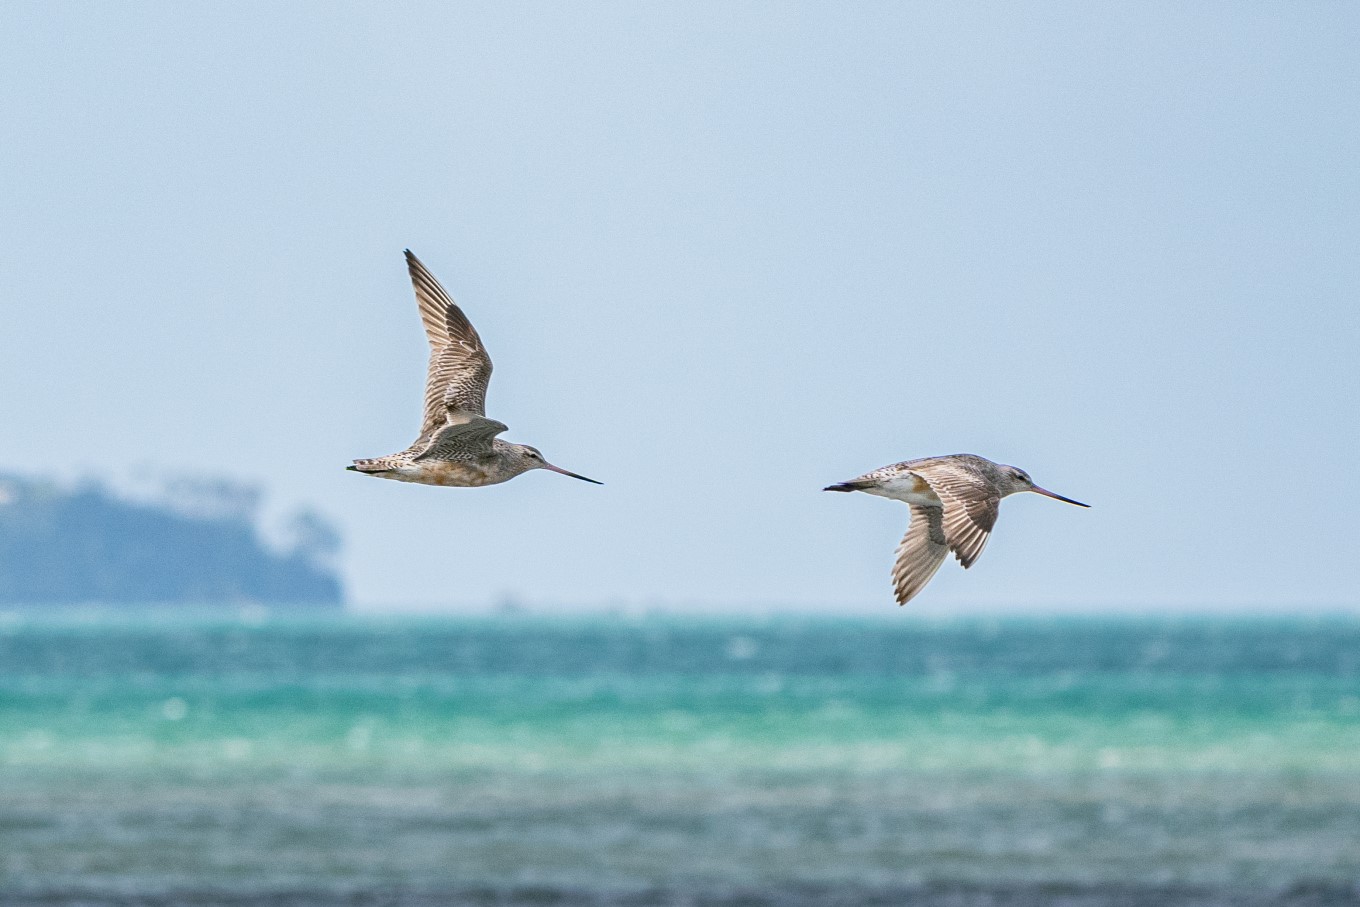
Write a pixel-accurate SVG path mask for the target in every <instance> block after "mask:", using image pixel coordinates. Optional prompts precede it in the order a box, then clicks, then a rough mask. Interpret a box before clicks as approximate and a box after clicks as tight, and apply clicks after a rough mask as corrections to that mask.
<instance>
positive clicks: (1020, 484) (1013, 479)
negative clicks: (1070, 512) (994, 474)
mask: <svg viewBox="0 0 1360 907" xmlns="http://www.w3.org/2000/svg"><path fill="white" fill-rule="evenodd" d="M1001 481H1002V483H1003V485H1008V486H1009V487H1008V488H1007V489H1006V490H1005V491H1004V492H1002V495H1003V497H1004V496H1005V495H1008V494H1015V493H1016V492H1019V491H1032V492H1034V493H1035V494H1041V495H1043V496H1045V497H1049V498H1053V499H1055V500H1058V501H1062V502H1064V503H1066V504H1075V505H1077V506H1078V507H1090V506H1091V505H1090V504H1083V503H1082V502H1081V501H1074V500H1072V499H1071V498H1065V497H1063V496H1062V495H1060V494H1054V493H1053V492H1051V491H1049V490H1048V489H1047V488H1040V487H1039V486H1038V485H1035V484H1034V480H1033V479H1031V478H1030V477H1029V473H1027V472H1025V471H1024V470H1023V469H1021V468H1020V467H1018V466H1003V467H1001Z"/></svg>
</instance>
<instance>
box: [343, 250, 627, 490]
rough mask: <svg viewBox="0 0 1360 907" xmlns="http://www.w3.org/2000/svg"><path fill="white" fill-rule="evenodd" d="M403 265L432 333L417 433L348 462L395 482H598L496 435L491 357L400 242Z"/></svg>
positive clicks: (463, 484)
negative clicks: (546, 473) (553, 477)
mask: <svg viewBox="0 0 1360 907" xmlns="http://www.w3.org/2000/svg"><path fill="white" fill-rule="evenodd" d="M406 267H407V269H408V270H409V271H410V272H411V284H412V286H414V287H415V291H416V302H417V303H418V304H419V306H420V319H421V321H423V322H424V323H425V334H426V336H427V337H428V338H429V340H430V368H429V373H428V375H427V377H426V379H425V416H424V419H423V421H422V422H421V424H420V437H418V438H416V440H415V443H413V444H412V445H411V446H410V447H408V448H406V449H405V450H403V451H401V452H400V453H394V454H389V455H387V456H385V457H374V458H372V459H368V460H355V461H354V465H353V466H347V467H346V469H351V470H354V471H355V472H361V473H363V474H364V475H369V476H376V477H378V478H380V479H393V480H395V481H398V482H418V483H420V484H422V485H452V486H458V487H475V486H480V485H495V484H497V483H499V482H507V481H509V480H510V479H513V478H514V477H515V476H517V475H519V474H520V473H524V472H528V471H529V470H531V469H547V470H551V471H552V472H558V473H561V474H562V475H564V476H571V477H572V478H573V479H580V480H582V481H583V482H594V483H595V484H596V485H599V484H601V483H599V482H596V481H595V480H594V479H587V478H586V477H585V476H578V475H577V474H576V473H574V472H567V471H566V470H565V469H562V468H560V467H557V466H554V465H552V464H551V463H549V462H548V461H547V460H545V459H543V454H541V453H539V452H538V450H537V449H536V448H533V447H530V446H528V445H527V444H512V443H511V442H509V441H503V440H501V439H500V438H498V437H496V436H497V435H499V434H500V433H501V432H503V431H505V429H506V426H505V423H503V422H497V421H496V420H495V419H488V418H487V417H486V388H487V384H488V383H489V382H490V381H491V357H490V356H488V355H487V353H486V348H485V347H484V346H482V338H480V337H478V336H477V331H476V330H475V329H473V327H472V323H471V322H469V321H468V319H467V316H466V315H464V314H463V310H462V309H460V308H458V306H457V304H455V303H454V301H453V298H452V297H451V296H449V294H448V292H447V291H446V290H445V289H444V288H443V287H442V286H440V284H439V281H437V280H435V279H434V275H432V274H431V273H430V272H429V271H428V270H426V268H425V265H423V264H421V262H420V259H418V258H416V257H415V255H413V254H412V253H411V250H410V249H407V250H406Z"/></svg>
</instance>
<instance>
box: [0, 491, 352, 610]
mask: <svg viewBox="0 0 1360 907" xmlns="http://www.w3.org/2000/svg"><path fill="white" fill-rule="evenodd" d="M259 502H260V494H259V492H258V491H257V490H255V489H253V488H249V487H246V486H242V485H239V484H234V483H232V482H229V481H222V480H203V479H194V480H178V481H176V482H172V483H168V484H165V485H164V486H163V487H161V488H160V489H158V491H157V492H156V493H155V494H154V495H152V496H149V497H147V496H144V495H143V496H139V495H132V494H120V493H117V492H115V491H113V490H111V489H110V488H108V487H107V486H105V485H103V484H99V483H93V482H87V483H84V484H81V485H79V486H77V487H73V488H62V487H59V486H57V485H53V484H49V483H45V482H39V481H34V480H31V479H26V478H22V477H16V476H0V605H14V606H58V605H95V606H119V607H123V606H145V605H153V606H164V605H174V606H179V605H203V606H221V605H232V606H235V605H265V606H269V607H302V608H309V609H316V608H339V607H340V606H341V605H342V603H343V600H344V590H343V586H342V584H341V581H340V578H339V576H338V575H337V572H336V569H335V566H334V563H333V562H334V558H335V556H336V554H337V553H338V551H339V548H340V536H339V533H338V532H337V531H336V530H335V528H334V527H333V526H332V525H331V524H330V523H328V522H327V521H326V520H325V519H324V518H322V517H320V516H318V515H316V514H314V513H310V512H303V513H299V514H297V515H295V516H294V517H293V519H292V520H291V522H289V523H288V525H287V526H286V527H285V529H284V530H283V532H282V533H281V536H282V538H280V539H279V540H277V541H271V540H270V539H267V538H266V535H265V533H264V532H263V531H262V529H261V525H260V520H259V518H258V515H259Z"/></svg>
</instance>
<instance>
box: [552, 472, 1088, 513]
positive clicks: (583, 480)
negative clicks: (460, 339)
mask: <svg viewBox="0 0 1360 907" xmlns="http://www.w3.org/2000/svg"><path fill="white" fill-rule="evenodd" d="M543 468H544V469H551V470H552V471H553V472H560V473H562V475H564V476H571V477H572V478H573V479H580V480H581V481H582V482H592V483H594V484H596V485H603V484H604V483H603V482H596V481H595V480H594V479H587V478H586V477H585V476H578V475H577V474H576V473H574V472H567V471H566V470H565V469H562V468H561V467H559V466H554V465H552V464H551V463H544V464H543ZM1073 503H1076V502H1075V501H1074V502H1073ZM1082 506H1083V507H1085V506H1086V505H1085V504H1083V505H1082Z"/></svg>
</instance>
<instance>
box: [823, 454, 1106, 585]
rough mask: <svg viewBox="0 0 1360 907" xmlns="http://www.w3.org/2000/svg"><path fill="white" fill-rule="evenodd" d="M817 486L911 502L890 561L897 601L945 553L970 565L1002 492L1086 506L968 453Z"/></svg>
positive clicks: (988, 530)
mask: <svg viewBox="0 0 1360 907" xmlns="http://www.w3.org/2000/svg"><path fill="white" fill-rule="evenodd" d="M822 490H823V491H862V492H864V493H865V494H874V495H878V496H879V497H882V498H892V499H893V500H894V501H905V502H906V503H907V504H908V505H909V506H910V507H911V524H910V525H909V526H908V527H907V534H906V535H905V536H903V537H902V543H901V544H900V545H898V546H897V560H896V561H895V562H894V564H893V573H892V576H893V587H894V589H895V591H896V593H897V603H898V604H899V605H905V604H906V603H907V602H909V601H911V600H912V598H913V597H914V596H915V595H916V593H918V592H920V591H921V590H922V589H924V588H925V585H926V583H928V582H930V578H931V577H933V576H934V575H935V571H937V570H939V569H940V565H941V564H942V563H944V559H945V555H946V554H948V553H949V552H951V551H952V552H954V556H955V557H956V558H958V561H959V563H960V564H962V565H963V566H964V568H965V569H967V568H968V567H971V566H973V564H974V563H975V562H976V561H977V559H978V557H979V556H980V555H981V554H982V549H983V548H984V547H986V545H987V539H988V538H989V537H990V536H991V533H992V527H993V526H995V525H996V517H997V513H998V512H999V511H1000V505H1001V499H1002V498H1004V497H1005V496H1006V495H1009V494H1015V493H1016V492H1020V491H1032V492H1034V493H1036V494H1042V495H1046V496H1048V497H1050V498H1056V499H1057V500H1059V501H1064V502H1066V503H1068V504H1075V505H1077V506H1078V507H1089V506H1090V505H1089V504H1083V503H1081V502H1080V501H1074V500H1072V499H1071V498H1065V497H1063V496H1062V495H1060V494H1054V493H1053V492H1051V491H1048V490H1047V489H1044V488H1040V487H1039V486H1038V485H1035V484H1034V480H1033V479H1031V478H1030V477H1029V474H1028V473H1026V472H1025V471H1024V470H1023V469H1018V468H1016V467H1014V466H1003V465H1001V464H1000V463H993V462H992V461H991V460H987V459H984V458H983V457H979V456H974V455H973V454H953V455H951V456H947V457H925V458H923V459H920V460H907V461H906V462H904V463H894V464H893V465H891V466H884V467H883V468H882V469H875V470H874V471H873V472H866V473H865V474H864V475H862V476H860V477H859V478H857V479H851V480H850V481H848V482H838V483H837V484H835V485H829V486H827V487H826V488H824V489H822Z"/></svg>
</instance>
